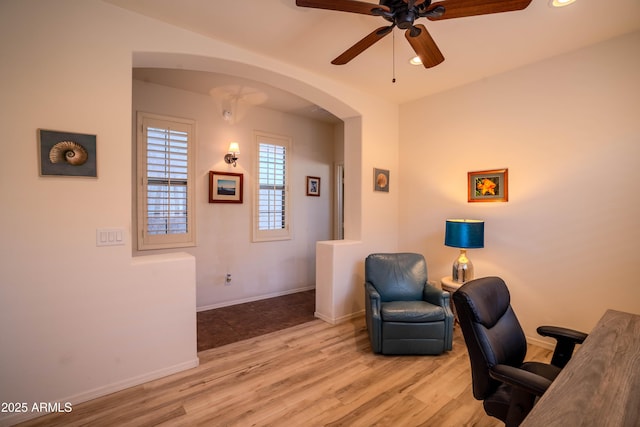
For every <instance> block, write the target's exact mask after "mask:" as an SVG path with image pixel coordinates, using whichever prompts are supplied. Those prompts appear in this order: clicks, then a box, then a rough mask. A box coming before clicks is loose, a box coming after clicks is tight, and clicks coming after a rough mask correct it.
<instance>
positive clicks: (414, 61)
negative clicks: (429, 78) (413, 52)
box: [409, 56, 422, 65]
mask: <svg viewBox="0 0 640 427" xmlns="http://www.w3.org/2000/svg"><path fill="white" fill-rule="evenodd" d="M409 64H411V65H422V61H421V60H420V57H419V56H414V57H413V58H411V59H410V60H409Z"/></svg>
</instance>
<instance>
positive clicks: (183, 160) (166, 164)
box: [137, 113, 195, 250]
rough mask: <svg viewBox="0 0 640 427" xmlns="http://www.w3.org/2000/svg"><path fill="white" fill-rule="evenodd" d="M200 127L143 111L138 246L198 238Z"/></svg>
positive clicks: (167, 245)
mask: <svg viewBox="0 0 640 427" xmlns="http://www.w3.org/2000/svg"><path fill="white" fill-rule="evenodd" d="M194 127H195V123H194V122H193V121H190V120H185V119H176V118H172V117H165V116H158V115H154V114H149V113H138V162H137V164H138V173H137V176H138V224H137V225H138V249H140V250H144V249H161V248H172V247H185V246H193V245H194V244H195V215H194V209H193V206H194V200H193V197H194V185H195V184H194V181H193V164H194V157H195V156H194V150H193V145H194Z"/></svg>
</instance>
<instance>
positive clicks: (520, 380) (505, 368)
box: [489, 365, 551, 396]
mask: <svg viewBox="0 0 640 427" xmlns="http://www.w3.org/2000/svg"><path fill="white" fill-rule="evenodd" d="M489 375H490V376H491V378H493V379H495V380H498V381H501V382H503V383H506V384H509V385H511V386H513V387H517V388H519V389H521V390H524V391H526V392H527V393H529V394H533V395H536V396H542V394H543V393H544V392H545V391H547V389H548V388H549V386H550V385H551V380H549V379H547V378H545V377H543V376H540V375H537V374H534V373H533V372H529V371H525V370H524V369H519V368H515V367H513V366H509V365H494V366H492V367H491V368H489Z"/></svg>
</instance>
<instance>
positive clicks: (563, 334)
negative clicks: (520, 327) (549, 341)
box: [537, 326, 587, 368]
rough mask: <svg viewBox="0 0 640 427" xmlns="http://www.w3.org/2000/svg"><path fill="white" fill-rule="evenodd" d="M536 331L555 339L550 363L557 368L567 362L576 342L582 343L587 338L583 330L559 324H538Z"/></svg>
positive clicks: (562, 366)
mask: <svg viewBox="0 0 640 427" xmlns="http://www.w3.org/2000/svg"><path fill="white" fill-rule="evenodd" d="M537 331H538V333H539V334H540V335H542V336H543V337H551V338H555V339H556V341H557V342H556V348H555V349H554V350H553V357H552V358H551V364H552V365H554V366H557V367H559V368H564V367H565V365H566V364H567V363H569V360H570V359H571V356H572V355H573V350H574V348H575V346H576V344H582V343H583V342H584V340H585V339H586V338H587V334H585V333H584V332H580V331H576V330H574V329H567V328H562V327H559V326H539V327H538V329H537Z"/></svg>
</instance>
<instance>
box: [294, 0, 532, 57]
mask: <svg viewBox="0 0 640 427" xmlns="http://www.w3.org/2000/svg"><path fill="white" fill-rule="evenodd" d="M529 3H531V0H442V1H437V2H433V3H432V1H431V0H380V4H373V3H367V2H363V1H358V0H296V5H298V6H300V7H312V8H316V9H328V10H337V11H341V12H350V13H361V14H364V15H374V16H381V17H383V18H384V19H386V20H387V21H389V22H391V25H389V26H385V27H380V28H378V29H376V30H374V31H373V32H371V33H370V34H369V35H367V36H365V37H364V38H363V39H362V40H360V41H359V42H357V43H356V44H354V45H353V46H351V47H350V48H349V49H347V50H346V51H344V53H342V54H341V55H340V56H338V57H337V58H336V59H334V60H333V61H331V63H332V64H335V65H343V64H346V63H347V62H349V61H351V60H352V59H353V58H355V57H356V56H358V55H360V54H361V53H362V52H364V51H365V50H366V49H367V48H369V47H371V46H372V45H373V44H374V43H376V42H377V41H379V40H380V39H382V38H383V37H384V36H386V35H388V34H389V33H391V31H392V30H393V28H394V27H398V28H400V29H403V30H406V31H405V37H406V38H407V40H408V41H409V44H411V47H413V50H414V51H415V52H416V54H417V55H418V57H419V58H420V60H421V61H422V64H423V65H424V67H425V68H431V67H435V66H436V65H438V64H440V63H441V62H442V61H444V56H443V55H442V53H441V52H440V49H438V46H437V45H436V42H435V41H434V40H433V38H432V37H431V35H430V34H429V32H428V31H427V29H426V27H425V26H424V25H422V24H415V23H414V22H415V20H416V19H418V18H427V19H429V20H431V21H439V20H441V19H451V18H462V17H465V16H474V15H487V14H491V13H501V12H510V11H514V10H522V9H524V8H526V7H527V6H529Z"/></svg>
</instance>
